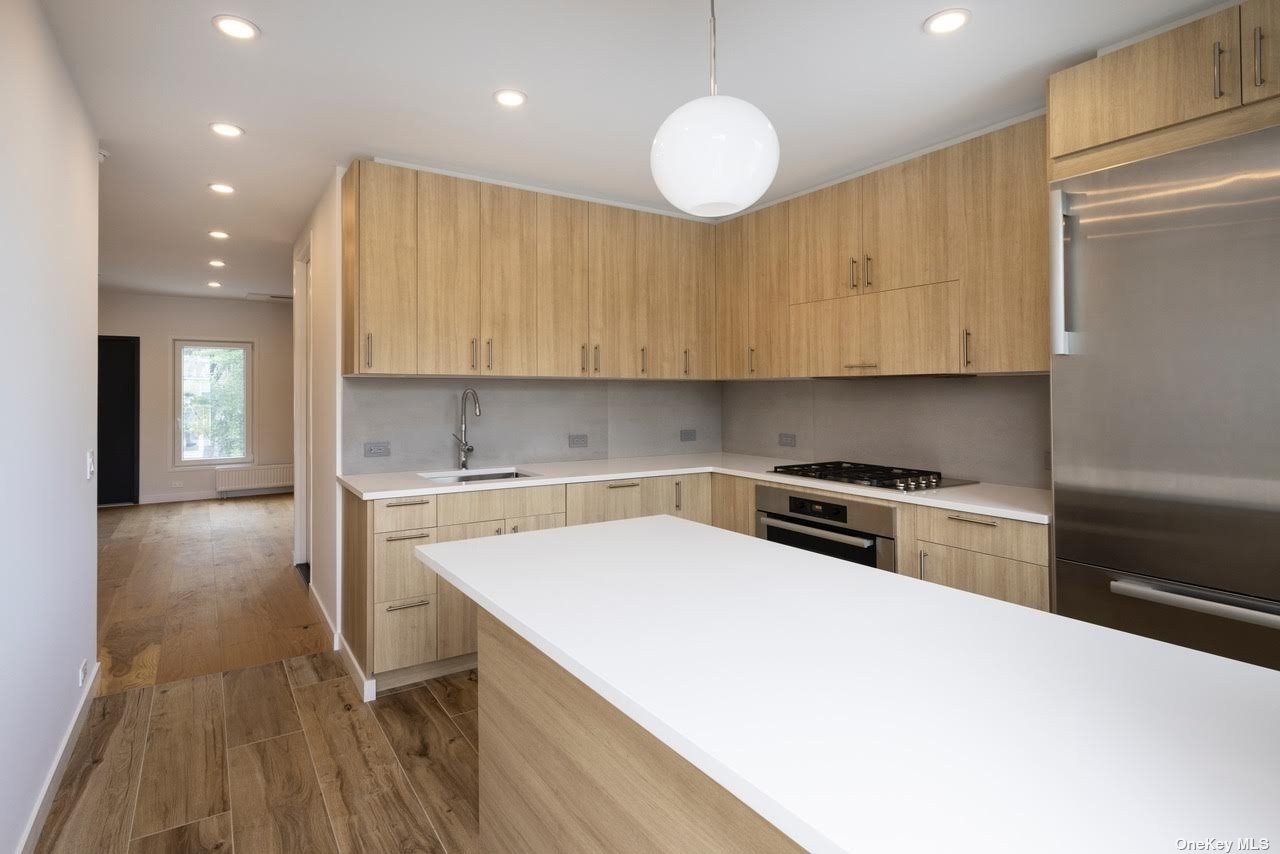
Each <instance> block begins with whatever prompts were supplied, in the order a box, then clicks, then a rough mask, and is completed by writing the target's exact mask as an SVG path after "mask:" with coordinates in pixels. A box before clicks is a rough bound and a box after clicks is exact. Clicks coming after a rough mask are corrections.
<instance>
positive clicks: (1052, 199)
mask: <svg viewBox="0 0 1280 854" xmlns="http://www.w3.org/2000/svg"><path fill="white" fill-rule="evenodd" d="M1066 230H1067V229H1066V212H1065V211H1064V210H1063V198H1062V191H1061V190H1051V191H1049V353H1050V355H1053V356H1066V355H1068V354H1069V353H1070V350H1069V349H1068V347H1067V258H1066V238H1067V235H1066Z"/></svg>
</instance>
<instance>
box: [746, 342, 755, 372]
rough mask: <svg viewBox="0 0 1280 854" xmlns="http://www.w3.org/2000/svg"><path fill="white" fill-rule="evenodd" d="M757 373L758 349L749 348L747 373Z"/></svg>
mask: <svg viewBox="0 0 1280 854" xmlns="http://www.w3.org/2000/svg"><path fill="white" fill-rule="evenodd" d="M755 372H756V348H755V347H748V348H747V373H749V374H754V373H755Z"/></svg>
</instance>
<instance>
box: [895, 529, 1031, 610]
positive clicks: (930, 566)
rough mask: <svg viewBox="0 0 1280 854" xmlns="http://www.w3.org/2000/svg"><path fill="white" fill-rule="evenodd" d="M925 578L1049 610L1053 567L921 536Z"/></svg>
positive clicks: (1018, 603) (921, 565)
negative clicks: (1050, 569) (972, 550)
mask: <svg viewBox="0 0 1280 854" xmlns="http://www.w3.org/2000/svg"><path fill="white" fill-rule="evenodd" d="M918 547H919V555H920V569H921V572H922V577H923V578H924V580H925V581H932V582H934V583H935V584H945V585H946V586H947V587H955V588H957V589H959V590H967V591H968V592H970V593H977V594H980V595H982V596H990V597H991V598H993V599H1002V600H1004V601H1005V602H1012V603H1014V604H1015V605H1026V606H1027V607H1029V608H1038V609H1039V610H1041V611H1047V610H1049V568H1048V567H1047V566H1041V565H1039V564H1034V563H1023V562H1022V561H1017V560H1010V559H1009V558H1004V557H996V556H995V555H989V554H983V553H981V552H971V551H968V550H966V549H958V548H955V547H953V546H944V545H942V544H941V543H931V542H928V541H925V540H921V541H920V543H919V546H918Z"/></svg>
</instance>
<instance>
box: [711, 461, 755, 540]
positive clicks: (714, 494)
mask: <svg viewBox="0 0 1280 854" xmlns="http://www.w3.org/2000/svg"><path fill="white" fill-rule="evenodd" d="M760 483H761V481H757V480H751V479H750V478H746V477H735V476H733V475H730V474H713V475H711V524H712V525H715V526H716V527H717V528H723V529H724V530H726V531H736V532H737V533H739V534H745V535H747V536H748V537H754V536H755V535H756V486H757V485H759V484H760Z"/></svg>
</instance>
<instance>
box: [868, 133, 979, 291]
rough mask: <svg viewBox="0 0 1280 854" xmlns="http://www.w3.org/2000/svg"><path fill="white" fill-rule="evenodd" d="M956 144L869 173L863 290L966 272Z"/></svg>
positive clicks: (955, 276)
mask: <svg viewBox="0 0 1280 854" xmlns="http://www.w3.org/2000/svg"><path fill="white" fill-rule="evenodd" d="M955 160H956V151H955V147H954V146H953V147H951V148H946V149H943V150H941V151H935V152H932V153H930V154H926V155H924V156H923V157H917V158H915V159H914V160H908V161H906V162H905V163H898V164H895V165H893V166H890V167H888V168H886V169H881V170H880V171H878V172H872V173H871V174H869V175H864V176H863V181H864V185H863V186H864V194H863V202H862V214H863V243H864V246H865V250H864V257H863V262H862V263H863V269H862V286H861V291H862V292H863V293H879V292H883V291H890V290H895V289H897V288H910V287H915V286H916V285H927V284H932V283H934V282H947V281H952V280H954V279H959V278H960V277H961V266H962V262H963V251H962V250H963V246H962V244H961V241H962V237H961V233H960V227H961V224H962V218H961V216H960V213H959V210H960V209H959V207H958V206H957V203H958V201H959V196H960V187H959V177H960V170H959V169H958V168H957V164H956V163H955Z"/></svg>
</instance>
